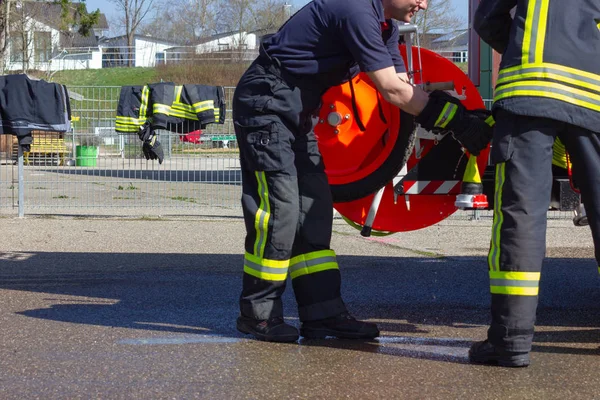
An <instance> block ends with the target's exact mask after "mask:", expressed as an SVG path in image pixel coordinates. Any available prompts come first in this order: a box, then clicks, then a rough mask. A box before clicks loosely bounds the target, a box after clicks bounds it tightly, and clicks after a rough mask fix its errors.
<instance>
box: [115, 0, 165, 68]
mask: <svg viewBox="0 0 600 400" xmlns="http://www.w3.org/2000/svg"><path fill="white" fill-rule="evenodd" d="M110 2H111V3H113V4H115V5H116V6H117V8H118V10H119V11H120V12H122V14H121V17H120V22H121V24H122V27H123V28H124V29H125V36H126V37H127V46H128V48H129V49H131V48H132V47H133V41H134V40H133V39H134V36H135V34H136V32H137V30H138V29H139V28H140V24H141V23H142V21H143V20H144V18H146V17H147V16H148V14H149V13H150V12H151V11H153V6H154V3H155V0H110ZM127 64H128V66H130V67H131V66H133V57H132V54H130V55H129V57H128V62H127Z"/></svg>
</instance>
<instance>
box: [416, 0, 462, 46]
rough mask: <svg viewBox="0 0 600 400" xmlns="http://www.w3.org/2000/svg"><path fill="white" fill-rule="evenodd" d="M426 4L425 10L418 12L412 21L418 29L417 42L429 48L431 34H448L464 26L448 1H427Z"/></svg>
mask: <svg viewBox="0 0 600 400" xmlns="http://www.w3.org/2000/svg"><path fill="white" fill-rule="evenodd" d="M427 4H428V5H427V9H426V10H421V11H419V12H418V13H417V14H416V15H415V19H414V21H413V22H414V23H415V24H416V25H417V26H418V27H419V41H420V43H421V46H423V47H430V46H431V40H432V37H433V35H432V34H434V33H448V32H452V31H455V30H457V29H460V28H461V27H463V26H464V21H463V19H462V18H461V17H460V16H459V15H457V14H456V11H455V10H454V7H453V6H452V2H451V1H450V0H429V1H428V2H427Z"/></svg>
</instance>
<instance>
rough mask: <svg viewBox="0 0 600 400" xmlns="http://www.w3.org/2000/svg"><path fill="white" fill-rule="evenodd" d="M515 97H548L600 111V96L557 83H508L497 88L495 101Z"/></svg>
mask: <svg viewBox="0 0 600 400" xmlns="http://www.w3.org/2000/svg"><path fill="white" fill-rule="evenodd" d="M515 96H537V97H546V98H550V99H557V100H562V101H564V102H567V103H571V104H575V105H577V106H580V107H584V108H590V109H592V110H594V111H600V94H594V93H591V92H587V91H584V90H580V89H575V88H574V87H571V86H566V85H563V84H560V83H557V82H546V81H523V82H513V83H508V84H506V85H502V86H501V87H498V88H496V96H495V97H494V101H498V100H500V99H503V98H506V97H515Z"/></svg>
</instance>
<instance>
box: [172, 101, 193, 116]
mask: <svg viewBox="0 0 600 400" xmlns="http://www.w3.org/2000/svg"><path fill="white" fill-rule="evenodd" d="M172 107H173V108H177V109H178V110H182V111H185V112H189V113H190V114H193V113H194V107H192V106H191V105H189V104H185V103H181V102H174V103H173V106H172Z"/></svg>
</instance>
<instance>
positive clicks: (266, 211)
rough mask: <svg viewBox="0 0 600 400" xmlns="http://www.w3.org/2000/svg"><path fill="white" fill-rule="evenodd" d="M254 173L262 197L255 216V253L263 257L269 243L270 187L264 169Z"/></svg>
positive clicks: (259, 194)
mask: <svg viewBox="0 0 600 400" xmlns="http://www.w3.org/2000/svg"><path fill="white" fill-rule="evenodd" d="M254 174H255V176H256V181H257V182H258V196H259V198H260V205H259V206H258V210H256V215H255V216H254V230H255V232H256V239H255V241H254V255H256V256H258V257H260V258H262V257H263V256H264V253H265V246H266V243H267V234H268V227H269V218H270V216H271V203H270V202H269V188H268V186H267V177H266V175H265V173H264V171H256V172H255V173H254Z"/></svg>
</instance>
